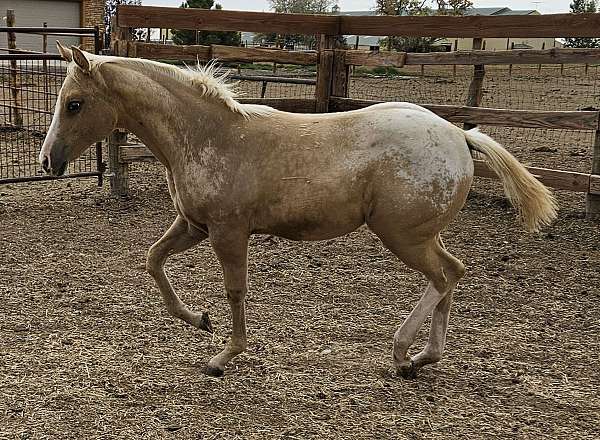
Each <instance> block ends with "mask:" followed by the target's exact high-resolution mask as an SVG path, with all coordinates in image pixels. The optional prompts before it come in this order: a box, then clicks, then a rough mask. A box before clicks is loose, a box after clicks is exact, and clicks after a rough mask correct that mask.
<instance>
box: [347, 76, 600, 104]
mask: <svg viewBox="0 0 600 440" xmlns="http://www.w3.org/2000/svg"><path fill="white" fill-rule="evenodd" d="M383 70H385V69H382V71H383ZM376 71H377V70H376V69H375V72H376ZM395 73H397V74H394V75H386V76H384V75H375V74H370V75H365V74H364V73H362V71H361V69H356V70H355V74H354V75H353V77H352V78H351V80H350V85H349V90H350V92H349V95H350V97H351V98H357V99H373V100H383V101H407V102H414V103H417V104H447V105H464V104H465V103H466V101H467V96H468V91H469V84H470V83H471V78H472V76H473V67H472V66H456V67H453V66H424V67H423V70H421V67H420V66H405V67H404V68H403V69H398V70H396V71H395ZM481 105H482V106H483V107H491V108H507V109H514V110H580V109H582V108H584V107H595V108H597V107H600V67H599V66H595V65H593V66H591V65H590V66H586V65H564V66H561V65H540V66H538V65H513V66H509V65H499V66H497V65H492V66H486V67H485V77H484V81H483V97H482V103H481Z"/></svg>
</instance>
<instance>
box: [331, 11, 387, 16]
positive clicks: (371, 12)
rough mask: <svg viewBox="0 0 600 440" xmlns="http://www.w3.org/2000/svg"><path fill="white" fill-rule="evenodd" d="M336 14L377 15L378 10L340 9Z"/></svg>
mask: <svg viewBox="0 0 600 440" xmlns="http://www.w3.org/2000/svg"><path fill="white" fill-rule="evenodd" d="M336 15H350V16H358V17H362V16H365V15H369V16H373V15H377V11H339V12H338V13H337V14H336Z"/></svg>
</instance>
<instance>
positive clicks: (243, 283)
mask: <svg viewBox="0 0 600 440" xmlns="http://www.w3.org/2000/svg"><path fill="white" fill-rule="evenodd" d="M210 242H211V244H212V247H213V249H214V251H215V254H216V255H217V257H218V258H219V261H220V263H221V266H222V268H223V281H224V283H225V290H226V291H227V300H228V301H229V305H230V306H231V318H232V323H233V331H232V333H231V339H230V340H229V343H228V344H227V345H226V346H225V348H224V349H223V351H221V352H220V353H219V354H217V355H216V356H215V357H213V358H212V359H211V360H210V361H209V362H208V365H207V367H206V373H207V374H208V375H210V376H222V375H223V373H224V371H225V365H227V363H228V362H229V361H230V360H231V359H233V358H234V357H235V356H237V355H238V354H240V353H242V352H243V351H244V350H245V349H246V347H247V345H248V342H247V339H246V303H245V297H246V292H247V291H248V232H247V231H246V230H245V229H244V228H224V227H223V228H222V227H218V228H213V227H211V229H210Z"/></svg>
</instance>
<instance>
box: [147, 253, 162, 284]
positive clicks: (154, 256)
mask: <svg viewBox="0 0 600 440" xmlns="http://www.w3.org/2000/svg"><path fill="white" fill-rule="evenodd" d="M162 264H163V262H162V255H161V253H160V252H159V250H158V248H157V246H156V245H154V246H152V247H151V248H150V249H149V250H148V254H147V255H146V271H147V272H148V273H149V274H150V275H152V277H155V278H156V276H157V275H159V274H160V272H161V271H162Z"/></svg>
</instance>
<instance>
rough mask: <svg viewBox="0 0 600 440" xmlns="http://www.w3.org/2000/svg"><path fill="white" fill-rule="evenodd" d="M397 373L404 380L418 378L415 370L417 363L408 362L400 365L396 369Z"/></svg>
mask: <svg viewBox="0 0 600 440" xmlns="http://www.w3.org/2000/svg"><path fill="white" fill-rule="evenodd" d="M396 373H398V376H401V377H402V378H403V379H416V378H417V369H416V368H415V363H414V362H413V361H408V362H406V363H403V364H402V365H399V366H398V367H397V368H396Z"/></svg>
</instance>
